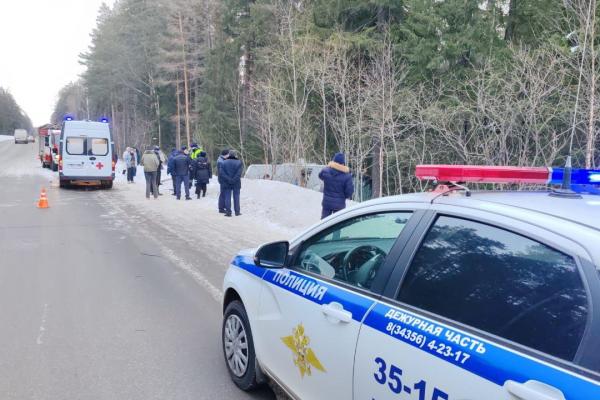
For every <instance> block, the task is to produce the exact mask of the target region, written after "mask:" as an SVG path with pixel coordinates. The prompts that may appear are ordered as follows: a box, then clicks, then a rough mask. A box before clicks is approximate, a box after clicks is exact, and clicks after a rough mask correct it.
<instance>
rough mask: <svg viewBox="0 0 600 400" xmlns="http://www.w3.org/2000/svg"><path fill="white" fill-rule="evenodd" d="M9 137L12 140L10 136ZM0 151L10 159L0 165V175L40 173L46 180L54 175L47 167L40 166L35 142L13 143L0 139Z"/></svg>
mask: <svg viewBox="0 0 600 400" xmlns="http://www.w3.org/2000/svg"><path fill="white" fill-rule="evenodd" d="M1 137H2V136H0V138H1ZM9 138H10V140H11V141H12V140H13V138H12V136H9ZM0 152H2V154H3V159H5V160H10V162H9V163H6V164H5V165H0V175H3V176H14V177H24V176H29V175H40V176H42V177H44V178H47V179H48V180H51V179H52V178H53V177H54V176H55V175H56V173H54V172H52V171H50V170H49V169H46V168H42V166H41V163H40V160H39V158H38V145H37V143H29V144H14V143H11V142H10V141H6V140H4V139H0Z"/></svg>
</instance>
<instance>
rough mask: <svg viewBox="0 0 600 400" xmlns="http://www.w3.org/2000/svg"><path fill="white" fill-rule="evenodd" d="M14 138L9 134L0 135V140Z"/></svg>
mask: <svg viewBox="0 0 600 400" xmlns="http://www.w3.org/2000/svg"><path fill="white" fill-rule="evenodd" d="M12 140H14V137H13V136H10V135H0V142H8V141H12Z"/></svg>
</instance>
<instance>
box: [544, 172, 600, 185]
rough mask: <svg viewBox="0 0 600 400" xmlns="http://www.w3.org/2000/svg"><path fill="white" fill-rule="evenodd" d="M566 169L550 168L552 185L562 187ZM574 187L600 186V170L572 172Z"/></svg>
mask: <svg viewBox="0 0 600 400" xmlns="http://www.w3.org/2000/svg"><path fill="white" fill-rule="evenodd" d="M564 172H565V170H564V168H550V182H549V183H550V184H551V185H560V184H561V182H562V181H563V177H564ZM571 184H572V185H600V169H579V168H573V169H572V170H571Z"/></svg>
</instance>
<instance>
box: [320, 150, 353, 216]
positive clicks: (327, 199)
mask: <svg viewBox="0 0 600 400" xmlns="http://www.w3.org/2000/svg"><path fill="white" fill-rule="evenodd" d="M319 179H321V180H322V181H323V183H324V187H323V202H322V203H321V206H322V207H323V209H322V211H321V219H323V218H327V217H328V216H330V215H331V214H333V213H335V212H338V211H340V210H343V209H344V208H346V199H348V200H351V199H352V195H353V194H354V183H353V182H352V174H350V169H349V168H348V167H347V166H346V157H345V156H344V154H343V153H336V155H335V156H333V160H332V161H331V162H330V163H329V164H328V165H327V167H325V168H323V169H322V170H321V172H319Z"/></svg>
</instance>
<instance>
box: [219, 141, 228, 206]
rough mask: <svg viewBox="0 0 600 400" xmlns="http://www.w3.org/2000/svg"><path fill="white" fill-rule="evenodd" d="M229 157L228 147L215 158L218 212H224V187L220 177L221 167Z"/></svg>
mask: <svg viewBox="0 0 600 400" xmlns="http://www.w3.org/2000/svg"><path fill="white" fill-rule="evenodd" d="M227 157H229V149H223V151H221V155H220V156H219V158H218V159H217V179H218V181H219V212H220V213H221V214H225V189H224V188H223V179H222V178H221V167H222V166H223V163H224V162H225V160H227Z"/></svg>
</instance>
